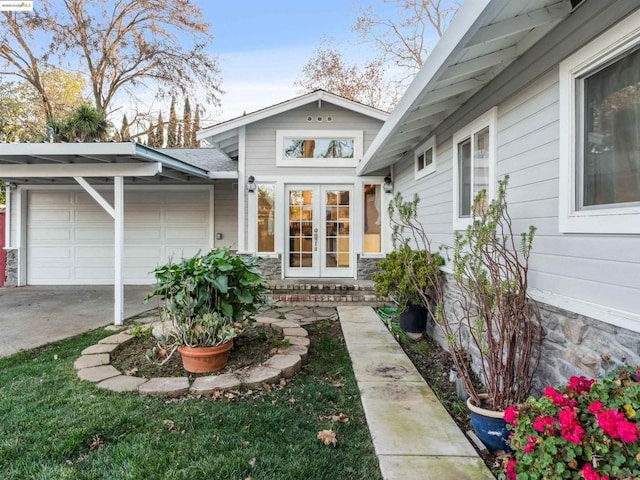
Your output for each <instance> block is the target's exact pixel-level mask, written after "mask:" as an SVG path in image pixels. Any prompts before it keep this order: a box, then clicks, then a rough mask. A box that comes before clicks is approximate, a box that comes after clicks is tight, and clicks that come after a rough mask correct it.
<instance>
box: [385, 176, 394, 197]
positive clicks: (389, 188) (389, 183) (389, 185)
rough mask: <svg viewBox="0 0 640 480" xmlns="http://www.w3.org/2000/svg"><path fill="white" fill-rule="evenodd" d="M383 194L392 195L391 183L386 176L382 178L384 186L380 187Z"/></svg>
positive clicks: (389, 178)
mask: <svg viewBox="0 0 640 480" xmlns="http://www.w3.org/2000/svg"><path fill="white" fill-rule="evenodd" d="M382 188H383V189H384V191H385V193H393V183H392V182H391V177H390V176H389V175H387V176H386V177H384V184H383V185H382Z"/></svg>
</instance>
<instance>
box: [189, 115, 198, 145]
mask: <svg viewBox="0 0 640 480" xmlns="http://www.w3.org/2000/svg"><path fill="white" fill-rule="evenodd" d="M198 130H200V108H199V107H198V106H197V105H196V113H195V114H194V116H193V125H192V126H191V145H189V146H190V147H191V148H198V147H199V146H200V145H199V143H200V142H199V141H198V139H197V138H196V134H197V133H198Z"/></svg>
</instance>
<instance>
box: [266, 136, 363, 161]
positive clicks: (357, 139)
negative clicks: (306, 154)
mask: <svg viewBox="0 0 640 480" xmlns="http://www.w3.org/2000/svg"><path fill="white" fill-rule="evenodd" d="M288 138H323V139H336V138H352V139H353V158H286V157H285V155H284V141H285V139H288ZM363 152H364V132H363V131H362V130H276V166H277V167H318V168H322V167H355V166H356V165H357V164H358V162H359V161H360V159H361V158H362V155H363Z"/></svg>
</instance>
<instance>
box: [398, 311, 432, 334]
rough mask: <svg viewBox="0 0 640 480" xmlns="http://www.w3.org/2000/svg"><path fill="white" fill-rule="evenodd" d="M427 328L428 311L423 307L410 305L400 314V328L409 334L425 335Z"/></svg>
mask: <svg viewBox="0 0 640 480" xmlns="http://www.w3.org/2000/svg"><path fill="white" fill-rule="evenodd" d="M426 327H427V309H426V308H424V307H423V306H422V305H413V304H410V305H409V307H408V308H407V310H406V311H404V312H402V313H401V314H400V328H401V329H402V330H404V331H405V332H407V333H423V332H424V331H425V329H426Z"/></svg>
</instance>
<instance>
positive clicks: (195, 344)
mask: <svg viewBox="0 0 640 480" xmlns="http://www.w3.org/2000/svg"><path fill="white" fill-rule="evenodd" d="M256 263H257V258H255V257H247V256H241V255H237V254H235V253H232V252H231V251H230V249H229V248H228V247H224V248H218V249H215V250H212V251H211V252H209V253H207V254H206V255H201V254H198V255H196V256H194V257H192V258H189V259H186V260H182V261H181V262H180V263H171V262H170V263H168V264H166V265H163V266H160V267H158V268H156V269H155V270H154V274H155V276H156V281H157V283H156V286H155V288H154V290H153V291H152V292H151V293H150V294H149V295H148V296H147V299H150V298H152V297H154V296H156V295H157V296H158V297H160V299H161V303H160V315H161V318H162V320H163V321H170V322H171V324H172V329H171V333H170V337H171V338H170V340H171V341H172V342H173V343H174V344H175V345H177V346H178V351H179V352H180V354H181V356H182V361H183V366H184V367H185V370H187V371H189V372H192V373H201V372H211V371H216V370H220V369H222V368H224V367H225V366H226V362H227V358H228V355H229V350H231V348H232V347H233V339H234V338H235V337H236V336H237V335H238V328H241V326H242V323H243V322H246V321H250V320H251V318H252V316H253V315H254V314H255V313H256V312H257V311H258V309H259V307H260V306H262V305H263V304H264V303H265V302H266V298H267V297H266V293H267V292H268V287H267V280H266V278H265V277H264V276H263V275H262V274H261V273H260V271H259V270H258V269H257V268H256V267H255V265H256ZM209 357H221V358H218V360H211V362H212V363H211V364H210V365H206V366H205V365H204V364H203V362H209V361H210V360H207V359H208V358H209ZM193 358H197V362H196V364H192V363H191V359H193Z"/></svg>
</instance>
